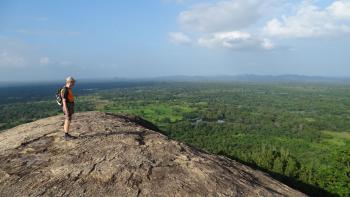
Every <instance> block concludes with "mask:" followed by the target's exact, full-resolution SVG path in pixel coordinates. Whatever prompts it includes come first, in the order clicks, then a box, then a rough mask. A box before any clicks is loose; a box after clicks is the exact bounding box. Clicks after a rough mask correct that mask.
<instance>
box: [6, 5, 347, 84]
mask: <svg viewBox="0 0 350 197" xmlns="http://www.w3.org/2000/svg"><path fill="white" fill-rule="evenodd" d="M0 24H1V25H0V81H23V80H25V81H28V80H29V81H30V80H35V81H36V80H57V79H62V78H63V79H64V78H65V77H66V76H67V75H73V76H76V77H77V78H110V77H127V78H129V77H132V78H137V77H155V76H164V75H223V74H224V75H237V74H263V75H280V74H301V75H320V76H350V65H349V63H350V55H349V54H350V53H349V51H350V1H349V0H337V1H335V0H323V1H322V0H306V1H303V0H302V1H297V0H294V1H292V0H290V1H288V0H270V1H263V0H208V1H206V0H202V1H197V0H147V1H146V0H143V1H142V0H141V1H140V0H137V1H136V0H130V1H95V0H91V1H82V0H75V1H71V0H60V1H44V0H27V1H24V0H22V1H17V0H11V1H10V0H1V1H0Z"/></svg>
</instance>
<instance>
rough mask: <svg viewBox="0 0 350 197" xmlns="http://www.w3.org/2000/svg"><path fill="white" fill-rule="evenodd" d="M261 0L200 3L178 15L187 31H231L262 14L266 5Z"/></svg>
mask: <svg viewBox="0 0 350 197" xmlns="http://www.w3.org/2000/svg"><path fill="white" fill-rule="evenodd" d="M267 4H268V3H267V1H262V0H227V1H219V2H217V3H214V4H200V5H196V6H194V7H193V8H191V9H189V10H186V11H183V12H181V13H180V14H179V16H178V21H179V23H180V25H181V27H182V28H183V29H185V30H189V31H193V30H194V31H199V32H218V31H233V30H238V29H242V28H246V27H249V26H250V25H252V24H254V23H256V22H257V21H258V20H259V19H260V18H261V16H262V14H263V13H262V10H263V9H264V8H265V7H266V6H267Z"/></svg>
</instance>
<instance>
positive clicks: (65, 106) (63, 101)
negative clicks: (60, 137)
mask: <svg viewBox="0 0 350 197" xmlns="http://www.w3.org/2000/svg"><path fill="white" fill-rule="evenodd" d="M66 91H67V90H66ZM61 98H62V105H63V111H64V112H65V114H67V112H68V108H67V99H66V98H64V93H63V92H61Z"/></svg>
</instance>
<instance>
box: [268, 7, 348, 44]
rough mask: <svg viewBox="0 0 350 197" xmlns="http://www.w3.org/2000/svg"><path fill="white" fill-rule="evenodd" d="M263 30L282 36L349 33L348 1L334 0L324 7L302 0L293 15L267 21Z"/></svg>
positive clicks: (271, 34) (299, 36) (301, 36)
mask: <svg viewBox="0 0 350 197" xmlns="http://www.w3.org/2000/svg"><path fill="white" fill-rule="evenodd" d="M264 32H265V33H266V34H268V35H270V36H278V37H284V38H290V37H297V38H303V37H318V36H331V35H333V36H334V35H339V34H344V33H350V1H348V0H339V1H335V2H333V3H332V4H331V5H329V6H328V7H325V8H320V7H318V6H316V5H314V4H313V3H312V2H310V1H304V2H303V3H301V4H300V6H299V7H298V9H297V10H296V13H295V14H294V15H291V16H282V17H281V18H280V19H278V18H274V19H272V20H270V21H268V22H267V24H266V26H265V27H264Z"/></svg>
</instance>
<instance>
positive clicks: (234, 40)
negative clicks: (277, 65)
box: [198, 31, 274, 50]
mask: <svg viewBox="0 0 350 197" xmlns="http://www.w3.org/2000/svg"><path fill="white" fill-rule="evenodd" d="M198 44H199V45H200V46H203V47H209V48H213V47H224V48H228V49H233V50H257V49H258V50H261V49H263V50H270V49H273V48H274V44H273V43H272V42H271V41H270V40H268V39H261V38H258V37H256V36H252V35H251V34H249V33H246V32H240V31H231V32H220V33H213V34H211V35H207V36H203V37H200V38H199V39H198Z"/></svg>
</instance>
